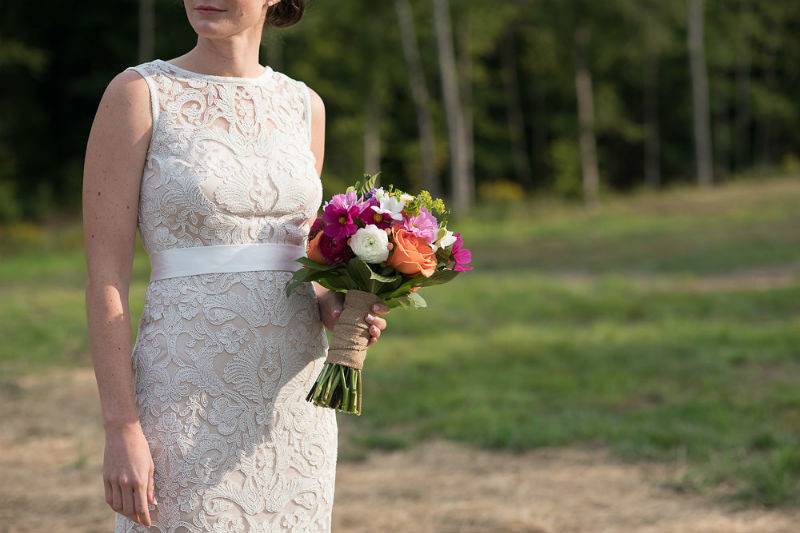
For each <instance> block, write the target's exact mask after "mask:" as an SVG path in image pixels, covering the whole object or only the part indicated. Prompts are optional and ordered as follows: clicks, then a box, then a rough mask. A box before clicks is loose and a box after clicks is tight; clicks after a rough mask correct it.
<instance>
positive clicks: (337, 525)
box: [0, 369, 800, 533]
mask: <svg viewBox="0 0 800 533" xmlns="http://www.w3.org/2000/svg"><path fill="white" fill-rule="evenodd" d="M98 416H99V415H98V406H97V392H96V388H95V383H94V374H93V373H92V371H91V369H79V370H68V371H64V370H59V371H53V372H49V373H47V374H46V375H40V376H29V377H25V378H22V379H19V380H16V381H0V421H1V423H0V451H1V452H2V453H0V479H2V483H0V532H2V533H12V532H14V533H16V532H48V533H57V532H62V531H69V532H73V533H75V532H80V533H83V532H87V533H88V532H104V533H108V532H110V531H111V530H112V523H113V515H112V511H111V510H110V509H109V508H108V507H107V506H106V504H105V502H104V501H103V495H102V485H101V483H100V477H99V471H100V464H101V457H102V432H101V430H100V428H99V426H98V421H99V418H98ZM671 475H674V472H671V471H670V470H669V468H668V467H666V466H663V465H635V466H634V465H628V464H621V463H619V462H616V461H614V460H613V459H612V458H610V457H609V456H608V455H607V454H606V453H605V452H602V451H589V450H578V449H567V450H539V451H534V452H529V453H526V454H523V455H512V454H505V453H491V452H486V451H480V450H476V449H472V448H469V447H465V446H461V445H456V444H453V443H449V442H441V441H434V442H429V443H425V444H423V445H420V446H417V447H415V448H412V449H410V450H404V451H399V452H391V453H376V454H373V455H371V456H370V457H369V458H368V459H367V460H366V461H364V462H359V463H340V465H339V468H338V472H337V486H336V505H335V512H334V531H335V532H337V533H345V532H346V533H356V532H359V533H360V532H370V533H373V532H377V531H381V532H384V531H385V532H392V533H395V532H397V533H405V532H409V533H410V532H414V533H434V532H435V533H451V532H452V533H456V532H458V533H478V532H481V533H503V532H518V533H521V532H528V533H534V532H536V533H544V532H547V533H571V532H591V533H604V532H620V533H622V532H624V533H655V532H658V533H667V532H669V533H700V532H702V533H712V532H719V533H738V532H742V533H745V532H746V533H779V532H786V533H789V532H796V531H798V526H797V524H798V523H800V512H791V513H789V512H777V511H764V510H748V511H744V512H733V511H730V510H726V509H724V508H722V507H720V506H717V505H714V504H712V503H711V502H709V501H707V500H706V499H704V498H700V497H697V496H687V495H679V494H676V493H674V492H672V491H669V490H667V489H664V488H660V485H659V482H660V481H661V480H664V479H669V478H670V476H671Z"/></svg>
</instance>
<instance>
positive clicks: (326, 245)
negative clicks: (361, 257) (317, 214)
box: [319, 226, 355, 265]
mask: <svg viewBox="0 0 800 533" xmlns="http://www.w3.org/2000/svg"><path fill="white" fill-rule="evenodd" d="M326 227H327V226H326ZM319 251H320V253H321V254H322V257H324V258H325V259H326V260H327V261H328V264H331V265H335V264H338V263H344V262H345V261H348V260H349V259H350V258H351V257H353V256H354V255H355V254H354V253H353V250H351V249H350V247H349V246H348V245H347V239H334V238H332V237H329V236H328V234H327V233H325V232H323V233H322V236H321V237H320V238H319Z"/></svg>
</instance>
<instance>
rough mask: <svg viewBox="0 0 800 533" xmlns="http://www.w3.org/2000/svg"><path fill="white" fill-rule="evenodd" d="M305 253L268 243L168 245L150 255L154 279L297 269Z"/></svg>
mask: <svg viewBox="0 0 800 533" xmlns="http://www.w3.org/2000/svg"><path fill="white" fill-rule="evenodd" d="M305 256H306V250H305V248H304V247H302V246H300V245H296V244H281V243H267V242H264V243H250V244H216V245H211V246H193V247H188V248H168V249H166V250H159V251H155V252H152V253H151V254H150V281H155V280H159V279H166V278H175V277H178V276H194V275H196V274H208V273H212V272H247V271H252V270H288V271H292V272H294V271H295V270H299V269H300V268H302V267H303V265H301V264H300V263H298V262H297V261H296V259H298V258H300V257H305Z"/></svg>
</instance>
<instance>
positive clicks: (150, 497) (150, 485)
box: [147, 463, 156, 505]
mask: <svg viewBox="0 0 800 533" xmlns="http://www.w3.org/2000/svg"><path fill="white" fill-rule="evenodd" d="M147 503H148V504H153V505H155V504H156V492H155V479H154V478H153V464H152V463H151V464H150V473H149V474H148V476H147Z"/></svg>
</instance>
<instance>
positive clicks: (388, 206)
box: [372, 188, 406, 220]
mask: <svg viewBox="0 0 800 533" xmlns="http://www.w3.org/2000/svg"><path fill="white" fill-rule="evenodd" d="M375 198H376V199H377V200H378V202H380V205H378V206H375V207H373V208H372V209H373V210H374V211H375V212H376V213H384V214H386V215H389V216H390V217H392V218H393V219H394V220H403V213H402V211H403V208H404V207H405V205H406V201H405V200H403V199H400V200H398V199H397V198H395V197H394V196H390V195H388V194H386V191H384V190H383V189H382V188H378V189H375Z"/></svg>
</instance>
